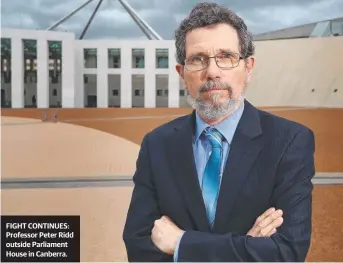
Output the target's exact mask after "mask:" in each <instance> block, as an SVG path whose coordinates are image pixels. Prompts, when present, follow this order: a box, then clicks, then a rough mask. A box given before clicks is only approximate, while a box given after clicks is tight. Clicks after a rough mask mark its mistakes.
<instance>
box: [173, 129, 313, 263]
mask: <svg viewBox="0 0 343 263" xmlns="http://www.w3.org/2000/svg"><path fill="white" fill-rule="evenodd" d="M314 173H315V169H314V137H313V133H312V132H311V131H310V130H308V129H302V130H301V131H300V132H299V133H298V134H297V135H296V136H295V137H294V139H293V141H292V143H291V144H290V145H289V147H288V148H287V150H286V152H285V154H284V155H283V157H282V159H281V160H280V163H279V166H278V171H277V175H276V176H277V177H276V185H275V189H274V194H273V199H272V206H273V207H275V208H277V209H281V210H283V215H284V216H283V218H284V222H283V224H282V226H281V227H280V228H279V229H278V231H277V233H276V234H274V235H272V236H271V237H251V236H248V235H245V236H241V235H237V234H235V233H227V234H225V235H219V234H211V233H202V232H197V231H186V232H185V233H184V235H183V236H182V238H181V242H180V245H179V247H178V249H177V253H178V256H177V261H293V262H294V261H304V260H305V258H306V255H307V252H308V249H309V246H310V239H311V226H312V221H311V214H312V189H313V185H312V182H311V179H312V177H313V176H314ZM195 251H196V253H195Z"/></svg>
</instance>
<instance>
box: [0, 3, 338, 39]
mask: <svg viewBox="0 0 343 263" xmlns="http://www.w3.org/2000/svg"><path fill="white" fill-rule="evenodd" d="M85 2H86V0H73V1H69V0H59V1H56V0H30V1H23V0H2V6H1V13H2V15H1V24H2V27H9V28H30V29H42V30H44V29H46V28H47V27H49V26H50V25H52V24H54V23H55V22H56V21H58V20H59V19H60V18H62V17H64V16H65V15H67V14H68V13H70V12H71V11H72V10H74V9H75V8H77V7H78V6H80V5H81V4H83V3H85ZM97 2H98V1H97V0H94V1H93V2H91V3H90V4H89V5H87V6H86V7H85V8H84V9H83V10H81V11H80V12H78V13H77V14H75V15H74V16H73V17H72V18H70V19H69V20H67V21H65V22H64V23H63V24H62V25H60V26H59V27H58V28H56V30H63V31H69V32H75V34H76V35H77V36H78V35H80V33H81V32H82V30H83V28H84V27H85V25H86V23H87V21H88V19H89V17H90V16H91V13H92V11H93V10H94V8H95V6H96V5H97ZM127 2H128V3H129V4H130V5H131V6H132V7H133V8H134V9H135V10H136V12H137V13H138V14H139V15H140V16H141V17H142V18H143V19H144V20H145V21H146V22H147V23H148V24H149V25H150V26H151V27H152V28H153V29H154V30H155V31H156V32H158V33H159V34H160V35H161V36H162V37H163V38H164V39H172V38H173V36H174V31H175V29H176V27H177V26H178V24H179V23H180V22H181V20H182V19H183V18H184V17H185V16H186V15H187V14H188V13H189V12H190V10H191V9H192V8H193V7H194V5H195V4H196V3H199V2H203V0H168V1H163V0H127ZM210 2H216V3H218V4H221V5H223V6H226V7H228V8H230V9H232V10H233V11H235V12H237V13H238V14H239V15H240V16H241V17H242V18H243V19H244V20H245V21H246V24H247V25H248V27H249V29H250V31H251V32H252V33H253V34H257V33H262V32H267V31H272V30H275V29H280V28H285V27H291V26H296V25H300V24H306V23H311V22H316V21H321V20H326V19H330V18H335V17H339V16H342V14H343V1H342V0H302V1H299V0H287V1H284V0H258V1H257V0H244V1H237V0H216V1H214V0H211V1H210ZM85 38H88V39H97V38H100V39H102V38H108V39H123V38H125V39H142V38H143V39H144V38H145V36H144V34H143V33H142V32H141V31H140V29H139V28H138V26H137V25H136V24H135V22H133V21H132V19H131V17H130V16H129V15H128V14H127V13H126V11H125V9H124V8H123V7H122V6H121V5H120V3H119V1H117V0H104V1H103V4H102V6H101V7H100V9H99V12H98V13H97V15H96V16H95V18H94V20H93V22H92V24H91V26H90V27H89V30H88V32H87V34H86V36H85Z"/></svg>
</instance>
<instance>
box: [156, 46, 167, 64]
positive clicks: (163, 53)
mask: <svg viewBox="0 0 343 263" xmlns="http://www.w3.org/2000/svg"><path fill="white" fill-rule="evenodd" d="M156 68H168V49H156Z"/></svg>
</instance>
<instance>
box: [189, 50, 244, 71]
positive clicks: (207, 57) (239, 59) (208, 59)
mask: <svg viewBox="0 0 343 263" xmlns="http://www.w3.org/2000/svg"><path fill="white" fill-rule="evenodd" d="M222 54H232V55H238V64H237V66H235V67H221V66H219V65H218V61H217V60H216V58H217V56H218V55H222ZM201 56H202V55H194V56H189V57H187V58H185V60H184V62H183V63H184V64H183V65H184V67H185V68H186V69H187V70H188V71H190V72H196V71H201V70H204V69H206V68H207V67H208V66H209V64H210V63H208V62H209V61H210V59H211V58H214V61H215V62H216V65H217V67H218V68H221V69H233V68H237V67H238V66H239V63H240V61H241V60H242V59H246V58H245V57H242V56H241V55H240V54H239V53H235V52H221V53H218V54H216V55H215V56H206V61H207V65H206V66H205V67H203V68H202V69H198V70H189V69H188V68H187V66H186V60H187V59H189V58H191V57H201ZM202 57H203V56H202Z"/></svg>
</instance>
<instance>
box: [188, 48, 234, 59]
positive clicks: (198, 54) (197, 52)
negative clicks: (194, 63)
mask: <svg viewBox="0 0 343 263" xmlns="http://www.w3.org/2000/svg"><path fill="white" fill-rule="evenodd" d="M218 53H237V54H239V53H238V52H234V51H232V50H231V49H228V48H227V49H223V48H220V49H219V50H218ZM218 53H217V54H218ZM193 56H208V54H207V53H205V52H204V51H195V52H194V53H191V54H190V55H189V57H193Z"/></svg>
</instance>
